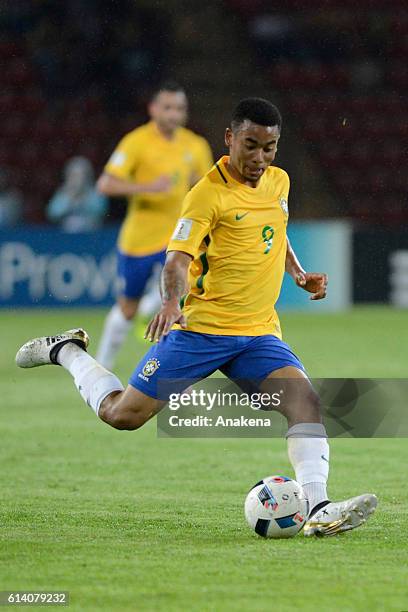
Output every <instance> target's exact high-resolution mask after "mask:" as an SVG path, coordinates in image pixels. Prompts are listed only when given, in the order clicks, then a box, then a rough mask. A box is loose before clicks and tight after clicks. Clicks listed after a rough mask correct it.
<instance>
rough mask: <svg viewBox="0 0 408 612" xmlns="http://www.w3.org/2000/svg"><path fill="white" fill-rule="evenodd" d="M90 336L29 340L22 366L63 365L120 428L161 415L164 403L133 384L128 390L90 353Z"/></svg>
mask: <svg viewBox="0 0 408 612" xmlns="http://www.w3.org/2000/svg"><path fill="white" fill-rule="evenodd" d="M88 343H89V338H88V335H87V333H86V332H85V331H84V330H83V329H80V328H78V329H73V330H68V331H66V332H63V333H62V334H58V335H56V336H45V337H42V338H35V339H33V340H30V341H29V342H26V344H24V345H23V346H22V347H21V348H20V350H19V351H18V352H17V355H16V363H17V365H18V366H19V367H21V368H35V367H38V366H42V365H52V364H54V365H61V366H62V367H63V368H65V369H66V370H68V371H69V373H70V374H71V375H72V377H73V379H74V384H75V386H76V388H77V389H78V391H79V393H80V394H81V396H82V398H83V399H84V400H85V402H86V403H87V404H88V406H90V408H92V410H93V411H94V412H95V414H96V415H97V416H99V417H100V418H101V419H102V420H103V421H105V423H108V424H109V425H111V426H112V427H115V428H116V429H127V430H133V429H138V428H139V427H141V426H142V425H143V424H144V423H145V422H146V421H148V420H149V419H150V418H151V417H152V416H153V415H155V414H157V412H159V410H160V409H161V408H162V406H163V405H164V402H162V401H159V400H156V399H153V398H151V397H149V396H147V395H145V394H144V393H141V392H140V391H137V390H136V389H134V388H133V387H130V386H128V387H127V389H126V390H124V388H123V385H122V383H121V381H120V380H119V379H118V378H117V377H116V376H115V374H113V373H112V372H109V371H108V370H107V369H106V368H104V367H103V366H101V365H100V364H99V363H98V362H97V361H96V360H95V359H94V358H93V357H91V355H88V353H87V352H86V349H87V347H88Z"/></svg>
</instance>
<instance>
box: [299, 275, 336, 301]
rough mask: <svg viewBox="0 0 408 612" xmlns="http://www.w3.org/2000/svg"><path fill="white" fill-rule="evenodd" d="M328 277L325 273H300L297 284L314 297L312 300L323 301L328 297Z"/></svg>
mask: <svg viewBox="0 0 408 612" xmlns="http://www.w3.org/2000/svg"><path fill="white" fill-rule="evenodd" d="M328 280H329V279H328V276H327V274H324V273H323V272H299V274H297V276H296V284H297V285H298V286H299V287H302V289H305V290H306V291H309V293H312V294H313V295H311V296H310V299H311V300H322V299H323V298H325V297H326V295H327V283H328Z"/></svg>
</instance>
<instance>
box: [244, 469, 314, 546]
mask: <svg viewBox="0 0 408 612" xmlns="http://www.w3.org/2000/svg"><path fill="white" fill-rule="evenodd" d="M308 511H309V503H308V501H307V499H306V497H305V494H304V493H303V490H302V487H301V486H300V484H298V483H297V482H296V480H292V479H291V478H287V476H268V477H267V478H264V479H263V480H260V481H259V482H257V483H256V485H254V486H253V487H252V489H251V490H250V491H249V493H248V495H247V498H246V500H245V518H246V520H247V521H248V524H249V526H250V527H251V528H252V529H254V530H255V533H257V534H258V535H259V536H262V537H263V538H292V537H293V536H295V535H296V534H297V533H298V531H300V530H301V529H302V527H303V525H304V524H305V522H306V519H307V515H308Z"/></svg>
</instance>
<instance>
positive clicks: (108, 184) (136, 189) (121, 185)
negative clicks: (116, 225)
mask: <svg viewBox="0 0 408 612" xmlns="http://www.w3.org/2000/svg"><path fill="white" fill-rule="evenodd" d="M96 187H97V189H98V191H99V192H100V193H103V194H104V195H107V196H111V197H120V196H132V195H135V194H137V193H166V192H168V191H169V190H170V187H171V179H170V177H168V176H164V175H163V176H160V177H159V178H157V179H156V180H154V181H152V182H151V183H134V182H133V181H128V180H126V179H121V178H118V177H117V176H113V174H109V173H108V172H104V173H103V174H101V176H100V177H99V179H98V181H97V183H96Z"/></svg>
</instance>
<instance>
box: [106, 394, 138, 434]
mask: <svg viewBox="0 0 408 612" xmlns="http://www.w3.org/2000/svg"><path fill="white" fill-rule="evenodd" d="M107 399H108V398H107ZM99 417H100V418H101V419H102V421H105V423H108V425H110V426H111V427H114V429H119V430H125V431H134V430H135V429H139V428H140V427H142V425H144V424H145V423H146V421H147V420H148V418H149V416H148V415H147V413H146V410H144V407H143V406H132V407H131V408H128V407H123V406H121V405H120V403H118V402H117V401H115V400H114V399H113V401H106V400H105V401H104V402H103V403H102V405H101V407H100V409H99Z"/></svg>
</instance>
